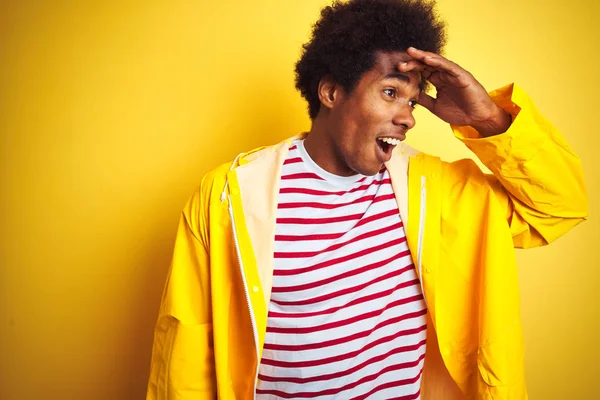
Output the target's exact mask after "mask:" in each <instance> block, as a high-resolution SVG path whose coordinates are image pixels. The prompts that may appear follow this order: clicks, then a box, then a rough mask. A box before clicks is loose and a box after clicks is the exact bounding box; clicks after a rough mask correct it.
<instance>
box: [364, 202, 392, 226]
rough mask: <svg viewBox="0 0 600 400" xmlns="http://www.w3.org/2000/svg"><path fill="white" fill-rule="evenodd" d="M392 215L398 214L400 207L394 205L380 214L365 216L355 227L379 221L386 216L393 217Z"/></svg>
mask: <svg viewBox="0 0 600 400" xmlns="http://www.w3.org/2000/svg"><path fill="white" fill-rule="evenodd" d="M392 215H398V207H394V208H392V209H391V210H389V211H384V212H381V213H379V214H375V215H371V216H370V217H367V218H363V219H361V220H360V221H358V223H357V224H356V225H355V226H354V227H355V228H356V227H359V226H363V225H364V224H368V223H369V222H372V221H377V220H378V219H383V218H386V217H391V216H392Z"/></svg>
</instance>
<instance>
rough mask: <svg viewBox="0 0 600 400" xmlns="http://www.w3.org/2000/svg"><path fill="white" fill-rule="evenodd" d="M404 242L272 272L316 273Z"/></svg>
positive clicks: (278, 273)
mask: <svg viewBox="0 0 600 400" xmlns="http://www.w3.org/2000/svg"><path fill="white" fill-rule="evenodd" d="M404 242H406V237H401V238H398V239H395V240H390V241H389V242H387V243H383V244H380V245H377V246H373V247H369V248H366V249H364V250H360V251H357V252H356V253H352V254H348V255H346V256H342V257H338V258H332V259H331V260H327V261H323V262H320V263H317V264H314V265H311V266H308V267H302V268H292V269H285V270H282V269H278V270H275V271H273V275H277V276H290V275H299V274H305V273H307V272H312V271H316V270H319V269H323V268H327V267H331V266H332V265H336V264H341V263H343V262H346V261H350V260H354V259H355V258H359V257H362V256H366V255H368V254H371V253H375V252H376V251H379V250H383V249H387V248H389V247H392V246H395V245H397V244H401V243H404Z"/></svg>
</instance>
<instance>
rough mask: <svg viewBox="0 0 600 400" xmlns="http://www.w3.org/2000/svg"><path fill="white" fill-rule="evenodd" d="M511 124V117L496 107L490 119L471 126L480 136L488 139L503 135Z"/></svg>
mask: <svg viewBox="0 0 600 400" xmlns="http://www.w3.org/2000/svg"><path fill="white" fill-rule="evenodd" d="M511 124H512V115H510V113H508V112H506V111H504V110H503V109H502V108H500V107H498V106H496V112H495V113H494V116H492V117H491V118H489V119H487V120H485V121H483V122H481V123H475V124H472V125H471V126H472V127H473V128H474V129H475V130H476V131H477V132H478V133H479V134H480V135H481V136H482V137H489V136H494V135H499V134H501V133H504V132H506V131H507V130H508V128H510V125H511Z"/></svg>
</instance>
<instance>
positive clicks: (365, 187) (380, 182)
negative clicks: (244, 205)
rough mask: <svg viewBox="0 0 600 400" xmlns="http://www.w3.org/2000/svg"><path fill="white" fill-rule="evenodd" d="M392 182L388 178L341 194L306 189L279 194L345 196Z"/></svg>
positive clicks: (289, 190)
mask: <svg viewBox="0 0 600 400" xmlns="http://www.w3.org/2000/svg"><path fill="white" fill-rule="evenodd" d="M391 183H392V181H391V180H390V178H386V179H383V180H380V181H378V180H374V181H372V182H371V183H369V184H367V185H361V186H358V187H355V188H352V189H350V190H347V191H340V192H328V191H325V190H316V189H306V188H281V189H280V190H279V193H282V194H311V195H315V196H330V195H331V196H343V195H345V194H347V193H354V192H358V191H364V190H366V189H368V188H369V187H370V186H372V185H380V186H383V185H389V184H391Z"/></svg>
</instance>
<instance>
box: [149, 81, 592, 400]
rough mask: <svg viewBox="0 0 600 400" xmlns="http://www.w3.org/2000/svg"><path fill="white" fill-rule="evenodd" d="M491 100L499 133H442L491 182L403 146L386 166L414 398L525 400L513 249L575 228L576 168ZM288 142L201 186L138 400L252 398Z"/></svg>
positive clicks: (519, 108)
mask: <svg viewBox="0 0 600 400" xmlns="http://www.w3.org/2000/svg"><path fill="white" fill-rule="evenodd" d="M491 96H492V98H493V99H494V101H495V102H496V103H497V104H498V105H500V106H501V107H502V108H503V109H505V110H506V111H508V112H510V113H511V115H512V116H513V123H512V125H511V127H510V128H509V130H508V131H507V132H506V133H503V134H501V135H496V136H493V137H489V138H480V137H479V135H478V134H477V132H476V131H474V130H473V129H472V128H469V127H452V128H453V131H454V134H455V135H456V136H457V137H458V138H459V139H460V140H462V141H463V142H464V143H465V144H466V145H467V146H468V147H469V148H470V149H471V150H473V152H475V154H477V156H478V157H479V158H480V160H481V161H482V162H483V163H484V164H485V165H486V166H487V167H488V168H489V169H490V170H491V171H492V172H493V175H485V174H483V173H482V172H481V170H480V169H479V168H478V167H477V166H476V164H475V163H474V162H473V161H471V160H461V161H456V162H453V163H446V162H442V161H440V159H439V158H436V157H431V156H428V155H425V154H419V153H417V152H415V151H414V150H412V149H410V148H409V147H408V146H406V145H404V144H401V145H399V146H397V148H396V150H395V154H394V155H393V157H392V159H391V160H390V161H389V162H388V163H387V164H386V167H387V169H388V170H389V173H390V177H391V180H392V185H393V188H394V192H395V195H396V200H397V203H398V207H399V211H400V215H401V218H402V220H403V221H404V224H405V226H406V230H407V232H406V234H407V238H408V245H409V248H410V250H411V253H412V257H413V260H414V264H415V267H416V269H417V273H418V275H419V277H420V279H421V284H422V287H423V292H424V295H425V300H426V302H427V306H428V310H429V314H428V339H427V357H426V359H425V370H424V374H423V380H422V398H423V399H436V400H438V399H443V400H450V399H460V398H468V399H510V400H521V399H526V398H527V392H526V388H525V381H524V369H523V357H524V351H523V338H522V332H521V322H520V314H519V289H518V282H517V269H516V262H515V255H514V250H513V247H519V248H527V247H534V246H541V245H545V244H547V243H550V242H552V241H553V240H555V239H556V238H558V237H559V236H561V235H562V234H564V233H565V232H567V231H568V230H569V229H571V228H572V227H574V226H575V225H577V224H578V223H579V222H581V221H583V220H584V219H586V217H587V199H586V194H585V186H584V182H583V175H582V171H581V165H580V161H579V159H578V158H577V156H576V155H575V154H574V153H573V151H572V150H571V149H570V148H569V146H568V145H567V143H566V142H565V141H564V139H563V138H562V137H561V135H560V134H559V133H558V132H557V130H556V129H555V128H554V127H553V126H552V125H551V124H550V123H549V122H548V121H547V120H546V119H545V118H544V117H543V116H541V115H540V114H539V113H538V111H537V110H536V108H535V106H534V105H533V103H532V102H531V100H530V99H529V98H528V97H527V95H526V94H525V93H524V92H523V91H522V90H521V89H520V88H519V87H518V86H516V85H509V86H506V87H504V88H502V89H499V90H497V91H495V92H492V93H491ZM290 140H291V139H290ZM290 140H287V141H285V142H283V143H280V144H278V145H275V146H272V147H266V148H261V149H258V150H255V151H253V152H250V153H247V154H244V155H241V156H238V158H237V159H236V160H235V161H234V162H233V164H230V165H223V166H221V167H219V168H217V169H215V170H214V171H212V172H210V173H208V174H207V175H206V176H205V177H204V178H203V180H202V183H201V185H200V188H199V189H198V190H197V192H196V193H195V194H194V195H193V197H192V198H191V199H190V201H189V202H188V204H187V205H186V207H185V209H184V210H183V215H182V217H181V223H180V225H179V231H178V233H177V239H176V243H175V250H174V255H173V261H172V264H171V268H170V271H169V275H168V279H167V283H166V287H165V290H164V295H163V299H162V305H161V308H160V312H159V317H158V322H157V325H156V331H155V338H154V347H153V351H152V365H151V373H150V381H149V385H148V397H147V399H148V400H184V399H185V400H200V399H215V398H219V399H253V398H254V390H255V383H256V379H257V372H258V363H259V361H260V358H261V352H262V347H263V342H264V338H265V331H266V324H267V311H268V305H269V299H270V295H271V286H272V272H273V245H274V233H275V215H276V210H277V197H278V190H279V187H278V186H279V178H280V176H281V168H282V165H283V161H284V160H285V158H286V155H287V151H288V147H289V144H290Z"/></svg>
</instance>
